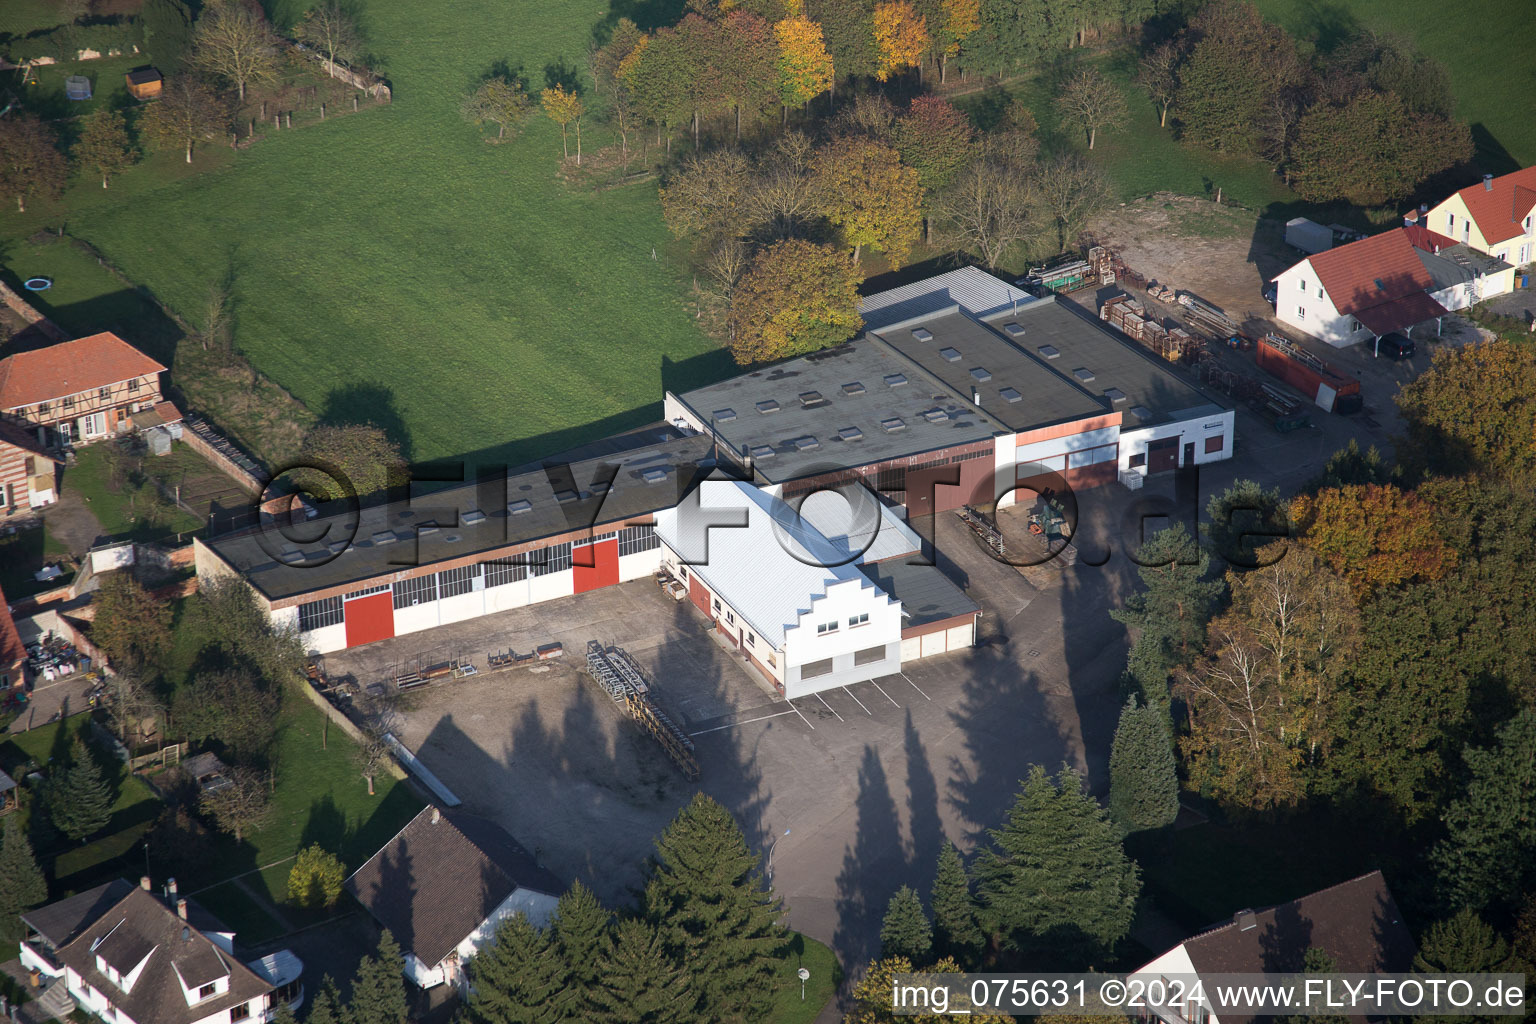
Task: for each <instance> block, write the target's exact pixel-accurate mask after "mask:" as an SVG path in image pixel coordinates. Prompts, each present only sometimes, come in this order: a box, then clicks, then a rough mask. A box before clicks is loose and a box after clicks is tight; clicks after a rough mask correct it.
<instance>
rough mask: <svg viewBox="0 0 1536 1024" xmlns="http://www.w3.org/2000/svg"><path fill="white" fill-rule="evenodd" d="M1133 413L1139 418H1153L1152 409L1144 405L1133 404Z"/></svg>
mask: <svg viewBox="0 0 1536 1024" xmlns="http://www.w3.org/2000/svg"><path fill="white" fill-rule="evenodd" d="M1131 415H1132V416H1135V417H1136V418H1137V419H1143V420H1149V419H1151V418H1152V410H1151V409H1148V408H1147V407H1146V406H1144V405H1133V406H1131Z"/></svg>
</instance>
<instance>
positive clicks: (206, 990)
mask: <svg viewBox="0 0 1536 1024" xmlns="http://www.w3.org/2000/svg"><path fill="white" fill-rule="evenodd" d="M217 988H218V986H216V985H214V984H213V982H209V983H208V984H206V985H204V986H203V987H202V988H200V989H198V990H197V1001H198V1002H202V1001H203V1000H204V999H212V998H213V994H214V992H215V991H216V990H217Z"/></svg>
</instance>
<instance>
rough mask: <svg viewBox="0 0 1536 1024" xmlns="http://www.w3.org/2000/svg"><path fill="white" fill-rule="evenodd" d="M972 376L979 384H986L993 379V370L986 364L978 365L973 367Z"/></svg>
mask: <svg viewBox="0 0 1536 1024" xmlns="http://www.w3.org/2000/svg"><path fill="white" fill-rule="evenodd" d="M971 378H972V379H973V380H975V381H976V383H978V384H985V383H986V382H987V381H989V380H991V379H992V371H991V370H989V369H987V368H986V367H985V366H977V367H973V368H972V369H971Z"/></svg>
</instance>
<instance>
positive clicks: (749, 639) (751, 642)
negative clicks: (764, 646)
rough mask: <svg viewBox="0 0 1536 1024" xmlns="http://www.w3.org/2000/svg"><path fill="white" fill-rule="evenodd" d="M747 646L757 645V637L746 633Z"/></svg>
mask: <svg viewBox="0 0 1536 1024" xmlns="http://www.w3.org/2000/svg"><path fill="white" fill-rule="evenodd" d="M747 646H748V647H756V646H757V637H755V636H753V635H752V634H751V633H748V634H747Z"/></svg>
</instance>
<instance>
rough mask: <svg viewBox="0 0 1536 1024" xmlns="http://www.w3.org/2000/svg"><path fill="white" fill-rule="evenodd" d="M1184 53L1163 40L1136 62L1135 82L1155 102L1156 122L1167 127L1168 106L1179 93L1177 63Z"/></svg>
mask: <svg viewBox="0 0 1536 1024" xmlns="http://www.w3.org/2000/svg"><path fill="white" fill-rule="evenodd" d="M1183 59H1184V55H1183V54H1182V53H1180V52H1179V48H1178V47H1177V46H1176V45H1175V44H1174V43H1173V42H1172V41H1168V42H1163V43H1159V44H1158V45H1156V46H1154V47H1153V48H1152V49H1150V50H1148V51H1147V52H1146V54H1145V55H1143V56H1142V58H1141V60H1140V61H1139V62H1138V64H1137V69H1136V82H1137V84H1138V85H1140V86H1141V87H1142V88H1143V89H1145V90H1146V93H1147V96H1148V97H1150V98H1151V100H1152V102H1153V103H1155V104H1157V115H1158V120H1157V123H1158V125H1159V126H1160V127H1163V128H1166V127H1168V108H1169V107H1171V106H1173V100H1174V97H1175V96H1177V95H1178V94H1179V65H1180V64H1181V63H1182V62H1183Z"/></svg>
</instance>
